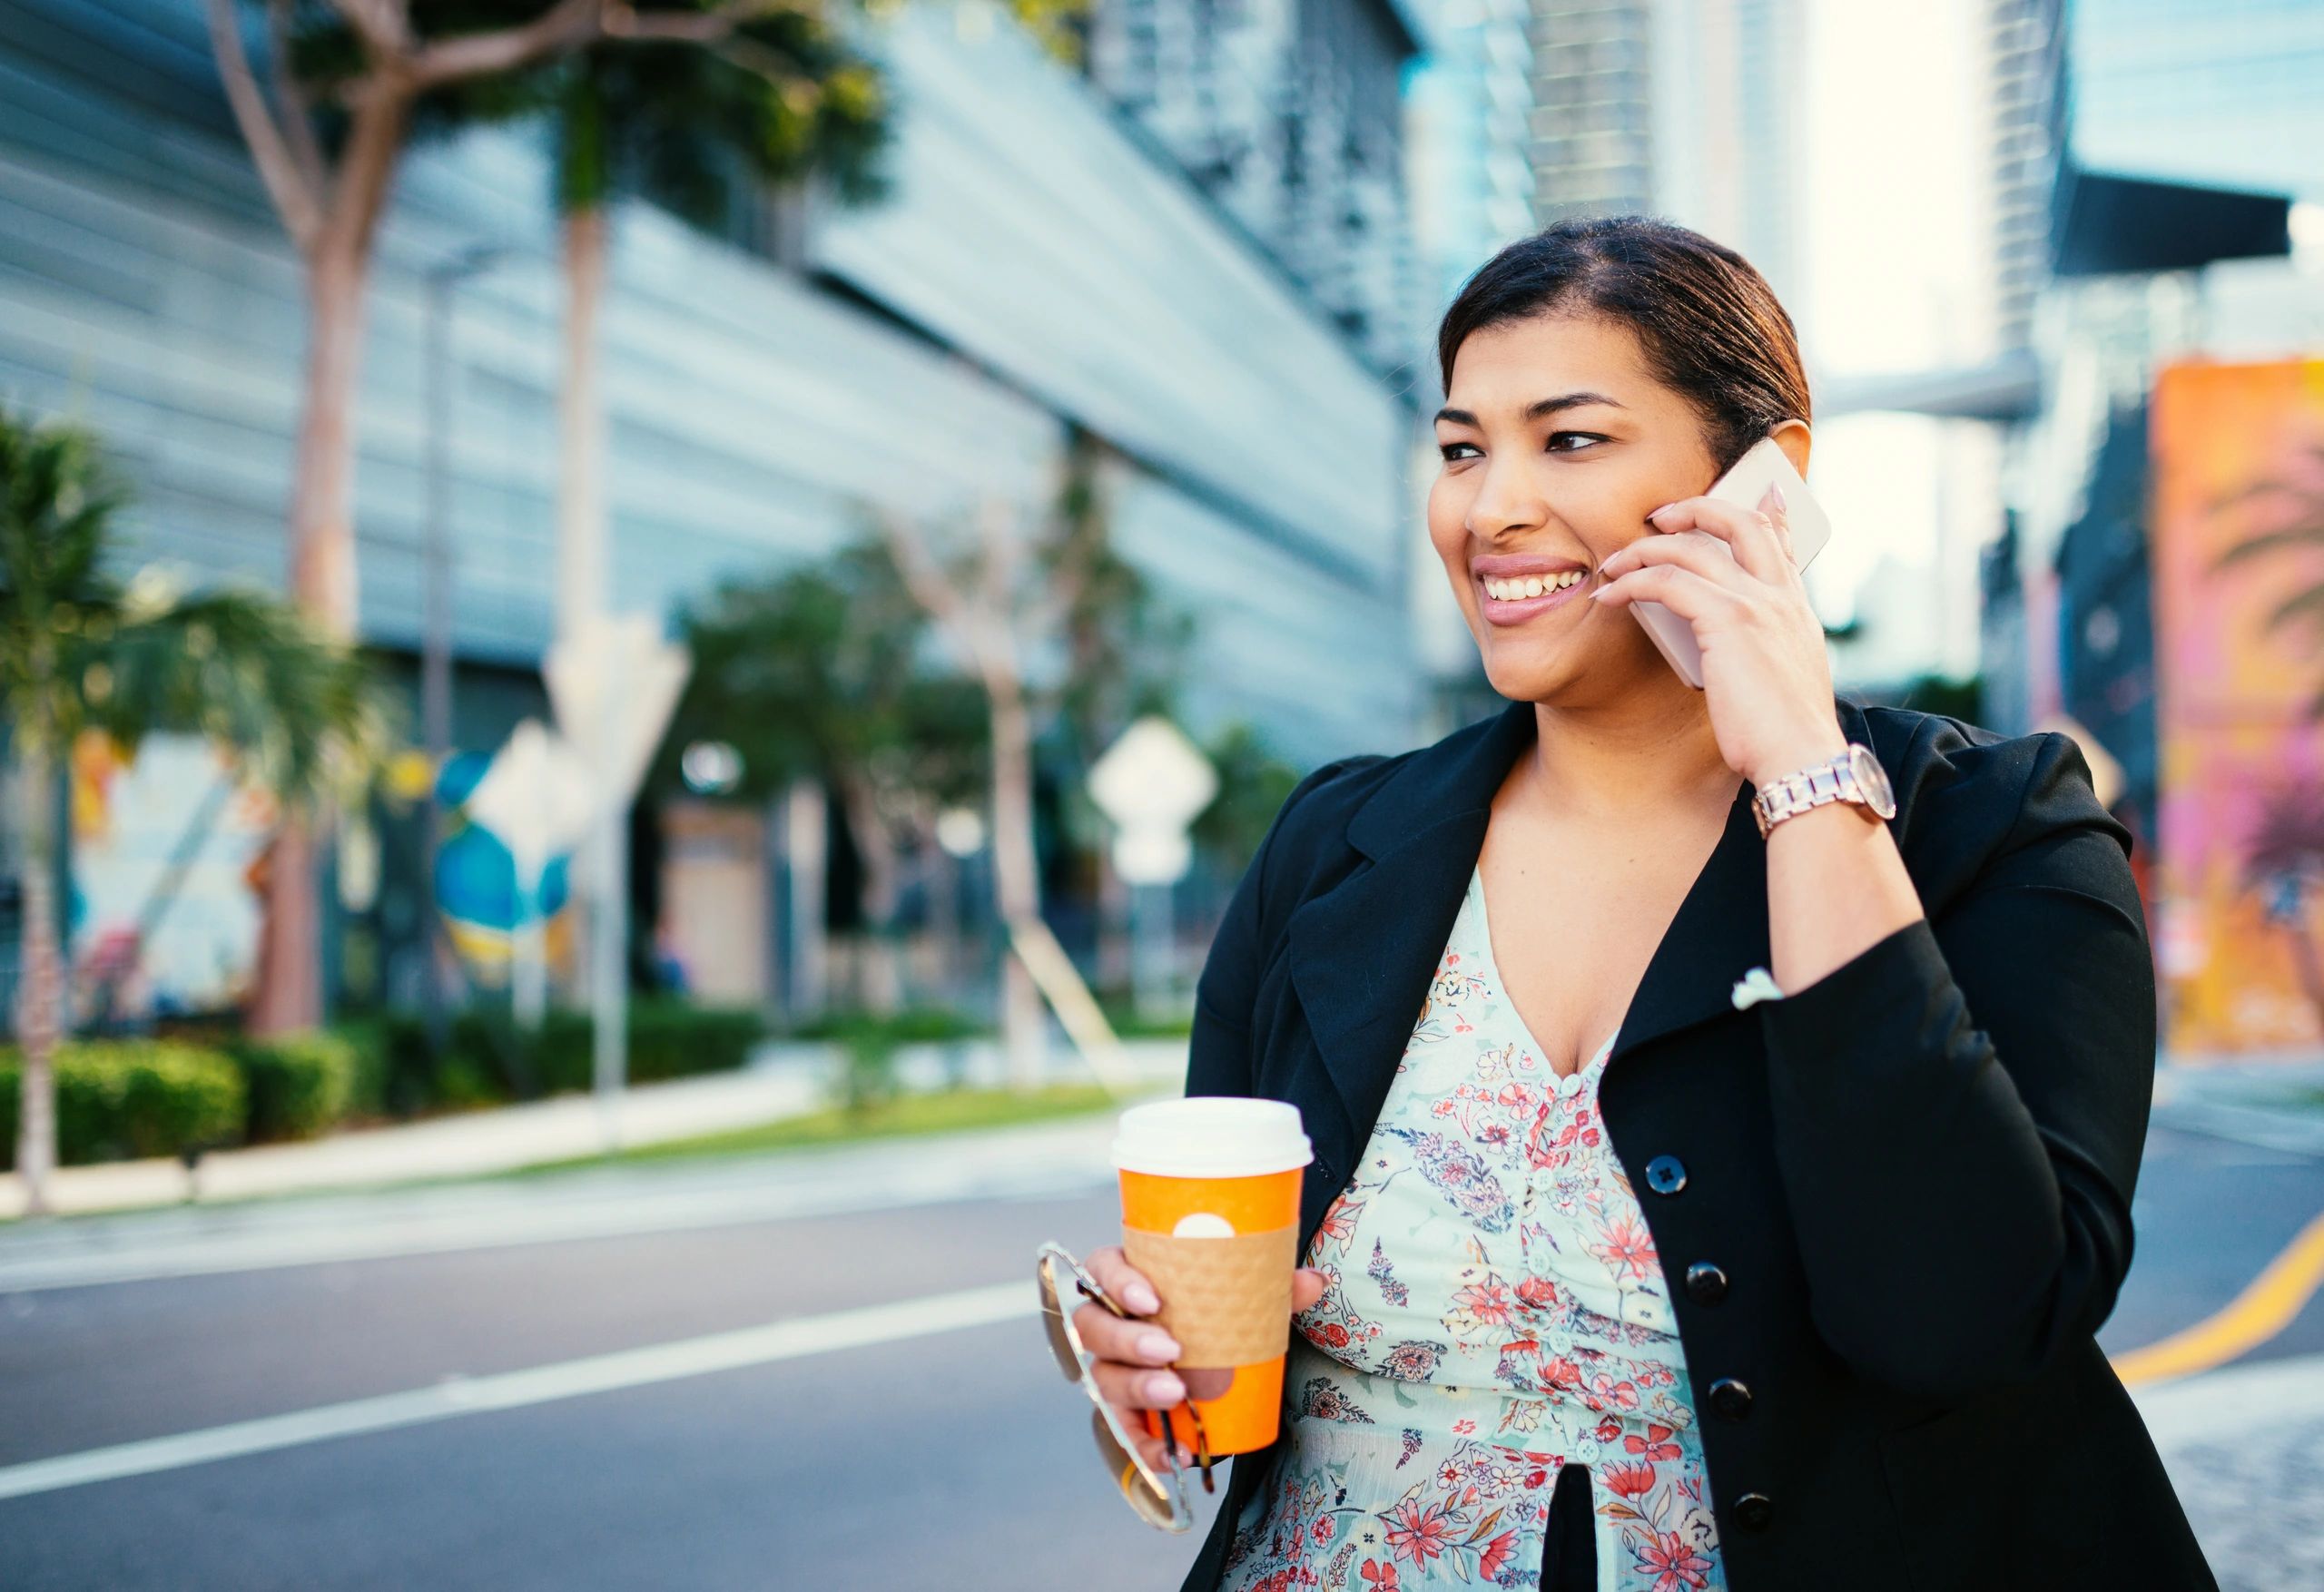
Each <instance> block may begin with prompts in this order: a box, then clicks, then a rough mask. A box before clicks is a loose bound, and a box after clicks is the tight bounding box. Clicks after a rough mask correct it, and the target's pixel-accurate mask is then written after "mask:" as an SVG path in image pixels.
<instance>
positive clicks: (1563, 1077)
mask: <svg viewBox="0 0 2324 1592" xmlns="http://www.w3.org/2000/svg"><path fill="white" fill-rule="evenodd" d="M1469 899H1470V900H1471V902H1472V903H1473V904H1474V905H1475V907H1476V909H1477V939H1478V942H1479V943H1480V944H1481V945H1482V947H1483V949H1484V955H1485V962H1486V964H1487V965H1488V966H1489V967H1491V968H1492V984H1493V988H1496V989H1498V990H1500V991H1501V997H1502V1003H1503V1004H1504V1005H1506V1006H1507V1007H1509V1017H1510V1021H1512V1023H1514V1024H1516V1025H1517V1031H1518V1032H1519V1033H1521V1034H1522V1035H1524V1036H1525V1041H1526V1043H1527V1044H1529V1045H1531V1047H1533V1054H1534V1055H1536V1056H1540V1057H1541V1065H1542V1066H1544V1067H1546V1068H1547V1069H1548V1070H1549V1074H1550V1076H1551V1078H1552V1079H1553V1080H1555V1086H1556V1087H1557V1088H1558V1089H1560V1090H1561V1091H1566V1092H1570V1091H1571V1090H1572V1089H1574V1088H1577V1087H1579V1086H1580V1083H1579V1080H1580V1079H1581V1077H1583V1076H1585V1075H1586V1074H1588V1073H1589V1072H1590V1069H1592V1068H1593V1067H1596V1066H1599V1065H1600V1064H1601V1063H1602V1062H1604V1061H1605V1059H1606V1056H1607V1054H1608V1053H1609V1052H1610V1051H1611V1050H1612V1049H1613V1048H1614V1041H1615V1040H1616V1039H1618V1038H1620V1037H1621V1032H1622V1028H1621V1025H1620V1024H1619V1023H1617V1024H1615V1025H1614V1031H1613V1032H1612V1033H1610V1034H1609V1035H1607V1036H1606V1042H1605V1043H1604V1044H1603V1045H1600V1047H1598V1048H1597V1049H1596V1050H1595V1051H1593V1052H1591V1053H1590V1057H1589V1059H1588V1060H1586V1061H1584V1062H1583V1063H1582V1064H1581V1066H1577V1067H1575V1068H1574V1069H1573V1070H1572V1071H1571V1072H1570V1073H1561V1072H1560V1071H1558V1069H1557V1065H1556V1064H1555V1063H1554V1062H1552V1061H1551V1060H1550V1052H1549V1047H1547V1046H1545V1045H1543V1044H1542V1043H1541V1036H1539V1035H1538V1034H1536V1033H1534V1032H1533V1026H1532V1025H1531V1023H1528V1022H1527V1021H1526V1020H1525V1014H1524V1013H1522V1012H1521V1011H1519V1010H1518V1009H1517V1000H1516V997H1514V996H1512V995H1511V994H1510V993H1509V979H1508V978H1507V976H1506V975H1505V974H1503V973H1502V968H1501V953H1500V951H1499V950H1497V949H1495V948H1494V946H1493V941H1492V910H1491V909H1489V908H1488V907H1487V906H1486V905H1485V870H1484V867H1483V865H1482V863H1480V864H1478V865H1476V866H1474V867H1472V868H1471V869H1470V870H1469Z"/></svg>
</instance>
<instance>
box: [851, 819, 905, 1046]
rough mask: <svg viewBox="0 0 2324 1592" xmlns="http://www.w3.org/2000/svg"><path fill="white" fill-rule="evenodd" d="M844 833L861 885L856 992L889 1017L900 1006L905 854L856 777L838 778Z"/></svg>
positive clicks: (868, 1005) (872, 1008) (874, 1010)
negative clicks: (858, 863)
mask: <svg viewBox="0 0 2324 1592" xmlns="http://www.w3.org/2000/svg"><path fill="white" fill-rule="evenodd" d="M840 799H841V806H842V811H844V812H845V813H846V814H847V832H848V836H849V838H850V839H851V840H853V841H854V842H855V851H856V855H857V856H859V857H861V858H862V860H863V888H862V894H861V896H860V897H859V898H858V900H859V903H860V905H861V906H862V909H863V929H864V943H863V946H862V956H861V957H860V958H858V961H857V977H858V986H857V992H858V993H859V994H860V995H861V996H862V1000H863V1004H864V1007H866V1009H868V1010H870V1011H871V1012H872V1014H873V1015H874V1016H877V1017H893V1016H895V1015H896V1013H898V1012H899V1011H901V1010H902V1009H903V1004H904V971H903V958H902V953H901V948H900V947H899V946H898V945H897V943H896V909H897V908H898V907H899V906H900V905H901V897H902V895H903V858H902V856H901V853H900V852H899V851H898V850H897V847H896V840H895V836H894V835H893V834H891V833H890V832H889V829H888V825H887V823H886V821H884V820H883V819H881V816H880V809H879V804H878V803H877V802H876V801H873V800H872V791H871V788H870V787H869V786H867V785H865V784H863V783H862V781H853V780H844V781H841V783H840Z"/></svg>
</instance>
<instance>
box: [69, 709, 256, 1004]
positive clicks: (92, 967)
mask: <svg viewBox="0 0 2324 1592" xmlns="http://www.w3.org/2000/svg"><path fill="white" fill-rule="evenodd" d="M72 776H73V779H72V815H73V876H72V877H73V890H72V901H71V906H70V912H71V919H72V957H73V989H74V1004H75V1007H76V1014H75V1015H76V1017H77V1018H78V1019H79V1020H82V1021H87V1020H90V1019H92V1018H103V1017H137V1016H158V1017H166V1016H171V1015H173V1014H178V1013H187V1012H215V1011H222V1010H224V1009H226V1008H227V1007H233V1006H236V1005H239V1004H240V1003H241V1000H242V998H243V997H244V996H245V995H247V994H248V993H249V989H250V981H251V975H252V973H253V972H254V970H255V968H256V962H257V955H258V929H259V901H258V895H257V892H256V890H255V889H254V888H253V880H252V870H253V868H254V866H255V865H256V864H257V862H258V860H259V854H260V853H261V851H262V850H264V849H265V845H266V840H267V836H268V835H269V834H270V833H271V830H272V829H273V827H274V821H275V814H276V808H275V804H274V801H273V800H272V798H271V797H269V796H268V795H267V794H266V793H265V792H264V791H261V790H258V789H256V788H254V787H251V786H245V785H242V784H241V783H240V782H238V781H236V779H235V778H234V775H233V772H232V770H231V768H230V767H229V766H228V763H227V762H226V760H225V759H224V758H222V757H221V756H220V755H219V753H218V752H217V750H216V749H215V748H214V747H212V745H211V744H210V743H209V742H207V741H204V740H202V738H200V737H199V736H192V735H153V736H148V737H147V738H146V740H145V742H144V744H143V746H141V747H140V748H139V749H138V752H137V758H136V761H135V762H129V761H127V760H125V759H123V757H122V755H121V753H120V750H119V749H118V748H117V747H116V746H114V744H113V742H111V741H110V740H108V739H107V738H105V737H104V736H103V735H97V734H88V735H84V736H83V737H82V738H81V740H80V742H79V743H78V744H76V745H75V746H74V750H73V758H72Z"/></svg>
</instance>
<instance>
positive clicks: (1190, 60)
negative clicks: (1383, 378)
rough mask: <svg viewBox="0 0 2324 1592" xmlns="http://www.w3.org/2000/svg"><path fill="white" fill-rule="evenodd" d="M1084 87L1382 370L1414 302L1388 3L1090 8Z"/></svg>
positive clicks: (1399, 79)
mask: <svg viewBox="0 0 2324 1592" xmlns="http://www.w3.org/2000/svg"><path fill="white" fill-rule="evenodd" d="M1088 39H1089V52H1088V70H1089V76H1090V80H1091V81H1092V82H1093V83H1095V84H1097V85H1098V88H1099V89H1100V90H1101V91H1102V92H1103V93H1105V94H1106V95H1107V96H1108V98H1110V99H1111V100H1112V101H1113V102H1114V103H1115V104H1116V105H1117V106H1118V107H1119V108H1120V109H1121V110H1122V111H1123V112H1124V113H1126V114H1127V115H1128V116H1129V118H1130V119H1131V120H1132V121H1133V122H1135V123H1137V124H1138V125H1139V126H1140V127H1142V128H1143V129H1145V131H1146V132H1147V133H1149V134H1150V135H1151V136H1152V137H1154V138H1155V139H1156V140H1157V141H1158V142H1159V143H1160V144H1161V145H1162V146H1163V148H1164V149H1165V150H1167V152H1168V153H1169V154H1170V156H1171V157H1172V158H1173V159H1174V160H1175V161H1176V162H1177V164H1178V165H1179V166H1180V167H1181V168H1182V169H1183V170H1184V171H1185V172H1187V175H1188V176H1190V177H1191V178H1193V179H1194V181H1195V182H1196V183H1197V184H1198V185H1200V186H1201V187H1202V188H1203V189H1204V190H1205V191H1206V192H1207V193H1209V194H1210V196H1211V197H1212V198H1213V199H1214V200H1215V201H1216V202H1217V203H1218V205H1219V206H1220V208H1221V209H1222V210H1224V211H1226V213H1227V214H1228V215H1229V216H1231V217H1233V218H1234V219H1235V220H1236V221H1238V222H1240V223H1241V224H1242V226H1243V227H1244V228H1245V229H1246V231H1248V232H1249V233H1250V234H1251V235H1252V236H1253V237H1255V238H1256V239H1257V240H1258V241H1259V242H1260V243H1261V244H1262V245H1264V246H1265V248H1266V250H1267V251H1269V252H1270V253H1271V254H1273V255H1274V257H1275V259H1276V260H1278V261H1280V262H1281V263H1282V265H1283V266H1284V267H1285V270H1288V271H1289V272H1290V273H1291V275H1292V276H1293V277H1294V278H1295V279H1296V280H1298V281H1299V283H1300V284H1301V285H1302V286H1303V287H1304V288H1305V290H1306V291H1307V292H1308V294H1309V295H1310V296H1311V297H1312V298H1313V299H1314V300H1315V302H1316V303H1318V304H1319V305H1321V306H1322V307H1323V309H1324V311H1325V312H1326V313H1327V314H1329V315H1330V316H1331V317H1332V319H1334V321H1336V322H1337V323H1338V324H1339V326H1340V327H1341V329H1343V330H1344V331H1345V332H1346V333H1347V334H1348V336H1349V337H1350V338H1351V339H1354V341H1355V343H1356V345H1357V346H1358V347H1359V348H1361V349H1364V352H1365V353H1366V354H1367V355H1368V356H1369V357H1370V358H1371V359H1372V360H1373V362H1374V364H1375V365H1376V366H1377V367H1379V368H1380V369H1384V370H1396V369H1401V368H1403V367H1404V366H1405V365H1407V364H1408V363H1409V362H1410V360H1411V359H1412V357H1413V347H1414V340H1413V339H1414V330H1415V329H1414V325H1413V322H1414V319H1415V316H1414V306H1415V303H1416V301H1417V298H1418V296H1419V294H1420V292H1421V290H1420V286H1419V282H1420V278H1419V265H1418V261H1417V260H1416V258H1415V256H1414V253H1413V242H1412V225H1411V219H1410V209H1411V206H1410V200H1409V195H1408V193H1407V192H1406V188H1405V182H1404V134H1403V67H1404V63H1405V62H1406V61H1407V60H1409V59H1410V58H1411V57H1413V55H1414V54H1417V53H1418V52H1419V50H1420V48H1421V34H1420V23H1419V21H1418V19H1417V17H1416V16H1415V15H1413V13H1412V12H1411V11H1409V10H1408V9H1407V8H1406V7H1405V6H1404V5H1403V4H1402V3H1401V0H1239V3H1238V0H1097V4H1096V5H1095V7H1094V8H1093V10H1092V12H1091V14H1090V17H1089V23H1088Z"/></svg>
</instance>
